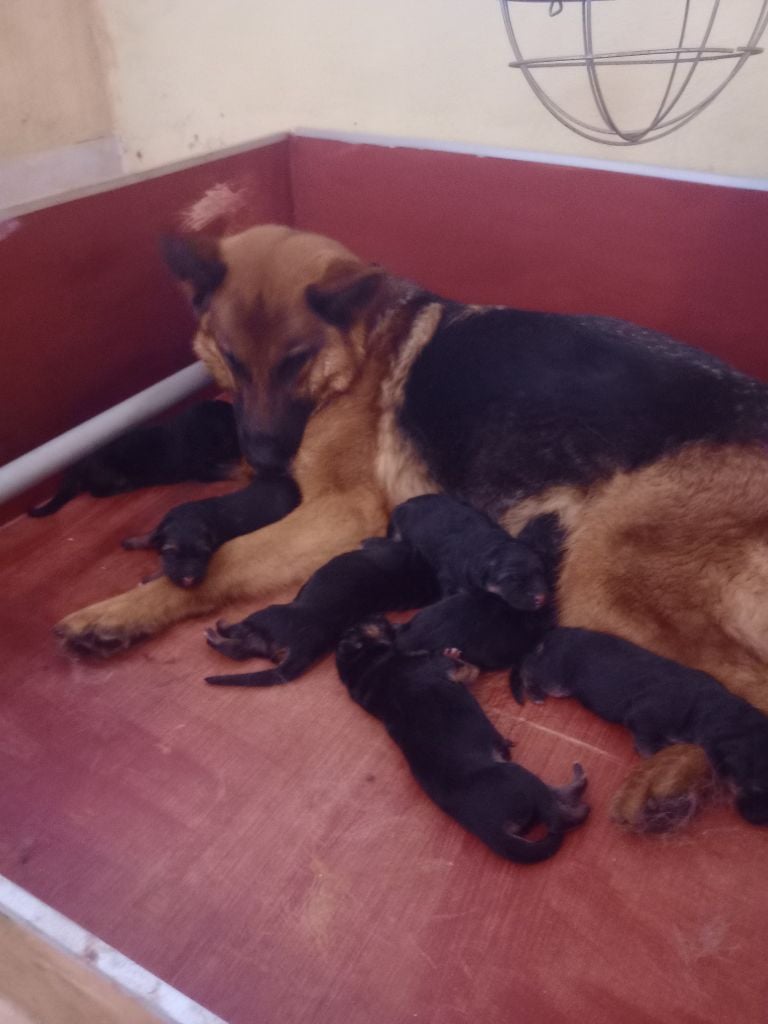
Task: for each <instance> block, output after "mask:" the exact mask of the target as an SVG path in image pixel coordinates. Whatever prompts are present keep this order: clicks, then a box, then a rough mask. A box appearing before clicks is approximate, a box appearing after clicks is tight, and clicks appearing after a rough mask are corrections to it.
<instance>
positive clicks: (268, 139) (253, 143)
mask: <svg viewBox="0 0 768 1024" xmlns="http://www.w3.org/2000/svg"><path fill="white" fill-rule="evenodd" d="M288 135H289V133H288V132H275V133H274V134H272V135H264V136H261V137H259V138H256V139H250V140H249V141H248V142H241V143H239V144H238V145H236V146H228V147H227V148H226V149H217V150H215V151H213V152H211V153H205V154H203V155H201V156H196V157H190V158H189V159H186V160H178V161H176V162H174V163H170V164H161V165H159V166H158V167H151V168H149V169H148V170H146V171H137V172H136V173H135V174H124V175H121V174H120V173H119V170H115V171H113V172H112V174H111V175H110V177H109V178H108V179H105V180H104V181H99V182H96V183H92V184H83V185H82V187H80V188H70V189H69V190H68V191H66V192H61V193H59V194H58V195H48V196H44V197H41V198H39V199H35V200H30V201H29V202H19V203H17V204H16V205H11V204H10V203H6V200H5V198H4V197H3V196H2V193H1V192H0V202H2V203H3V206H2V207H0V221H2V220H7V219H10V218H13V217H22V216H24V214H27V213H34V212H35V211H36V210H44V209H47V208H48V207H49V206H60V205H61V204H62V203H69V202H72V201H73V200H74V199H86V198H87V197H89V196H96V195H99V194H100V193H102V192H114V191H115V190H116V189H119V188H124V187H125V186H126V185H136V184H138V183H139V182H141V181H150V180H151V179H152V178H161V177H163V175H165V174H175V173H176V172H177V171H186V170H188V169H189V168H190V167H198V166H200V165H202V164H210V163H213V162H214V161H216V160H225V159H226V158H227V157H230V156H239V155H240V153H247V152H248V151H249V150H251V149H262V148H264V147H265V146H273V145H275V144H276V143H278V142H284V141H285V140H286V139H287V138H288ZM120 166H122V163H121V164H120Z"/></svg>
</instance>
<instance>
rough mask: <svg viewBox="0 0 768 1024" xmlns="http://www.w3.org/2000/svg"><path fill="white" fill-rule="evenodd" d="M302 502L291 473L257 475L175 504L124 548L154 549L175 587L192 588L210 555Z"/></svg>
mask: <svg viewBox="0 0 768 1024" xmlns="http://www.w3.org/2000/svg"><path fill="white" fill-rule="evenodd" d="M300 501H301V492H300V491H299V488H298V486H297V485H296V483H295V482H294V481H293V480H292V479H291V478H290V477H287V476H275V477H259V478H258V479H256V480H253V481H251V483H250V484H249V485H248V486H247V487H245V488H243V489H242V490H240V491H235V492H234V493H232V494H223V495H221V496H220V497H217V498H203V499H202V500H201V501H187V502H185V503H184V504H183V505H177V506H176V508H172V509H171V511H170V512H168V513H167V514H166V515H165V516H164V517H163V518H162V519H161V520H160V522H159V524H158V525H157V526H156V527H155V529H154V530H152V532H151V533H147V534H143V535H142V536H139V537H128V538H126V540H124V541H123V547H124V548H126V549H127V550H129V551H133V550H135V549H136V548H154V549H155V550H156V551H158V552H159V553H160V558H161V560H162V573H164V574H165V575H166V576H167V577H168V578H169V579H170V580H171V581H172V582H173V583H175V584H176V585H177V586H179V587H194V586H196V585H197V584H198V583H201V582H202V581H203V580H204V579H205V574H206V572H207V571H208V563H209V562H210V560H211V556H212V555H213V553H214V551H216V550H218V548H220V547H221V545H222V544H224V543H226V541H228V540H232V538H233V537H240V536H242V534H244V533H251V532H252V531H253V530H258V529H261V527H262V526H267V525H268V524H269V523H274V522H276V521H277V520H278V519H282V518H283V516H287V515H288V513H289V512H290V511H291V510H292V509H294V508H296V506H297V505H298V504H299V502H300Z"/></svg>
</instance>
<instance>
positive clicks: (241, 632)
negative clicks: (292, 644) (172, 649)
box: [205, 620, 284, 661]
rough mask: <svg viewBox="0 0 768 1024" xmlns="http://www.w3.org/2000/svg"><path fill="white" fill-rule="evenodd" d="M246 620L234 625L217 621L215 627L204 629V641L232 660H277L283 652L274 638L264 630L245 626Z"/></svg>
mask: <svg viewBox="0 0 768 1024" xmlns="http://www.w3.org/2000/svg"><path fill="white" fill-rule="evenodd" d="M246 622H247V620H245V622H238V623H236V624H235V625H234V626H226V625H224V623H222V622H219V623H217V624H216V628H215V629H207V630H206V631H205V640H206V643H207V644H208V646H209V647H213V649H214V650H216V651H218V652H219V654H223V655H224V656H225V657H227V658H232V660H233V661H245V660H246V659H247V658H268V659H269V660H270V661H279V660H280V658H281V657H282V654H283V653H284V652H283V651H282V650H281V649H280V648H279V647H278V646H277V645H276V643H275V641H274V638H273V637H271V636H270V635H269V633H268V632H267V631H266V630H263V629H259V628H257V627H251V628H247V627H246V625H245V623H246Z"/></svg>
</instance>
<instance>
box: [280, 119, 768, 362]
mask: <svg viewBox="0 0 768 1024" xmlns="http://www.w3.org/2000/svg"><path fill="white" fill-rule="evenodd" d="M291 160H292V173H293V189H294V213H295V223H296V225H297V226H299V227H304V228H308V229H311V230H315V231H320V232H322V233H325V234H330V235H334V236H336V237H337V238H339V239H340V240H341V241H343V242H345V243H346V244H347V245H349V246H350V247H351V248H352V249H353V250H355V251H357V252H359V253H360V254H361V255H363V256H365V257H368V258H370V259H372V260H376V261H378V262H380V263H383V264H385V265H386V266H389V267H390V268H391V269H392V270H394V271H395V272H397V273H399V274H402V275H404V276H407V277H411V278H415V279H416V280H419V281H421V282H422V283H423V284H425V285H428V286H429V287H431V288H433V289H435V290H436V291H438V292H441V293H442V294H444V295H447V296H450V297H452V298H458V299H462V300H466V301H472V302H487V303H504V304H508V305H515V306H520V307H524V308H532V309H546V310H553V311H557V312H579V313H599V314H604V315H609V316H618V317H623V318H624V319H627V320H632V321H635V322H637V323H640V324H644V325H646V326H648V327H653V328H656V329H658V330H662V331H665V332H667V333H669V334H671V335H672V336H673V337H677V338H680V339H681V340H684V341H688V342H691V343H692V344H696V345H700V346H701V347H703V348H705V349H708V350H709V351H711V352H714V353H717V354H718V355H720V356H722V357H724V358H727V359H729V360H730V361H731V362H733V363H734V364H735V365H737V366H738V367H739V368H741V369H744V370H748V371H750V372H752V373H755V374H758V375H760V376H763V377H768V344H766V341H767V340H768V331H767V330H766V324H768V286H766V280H768V193H765V192H756V191H747V190H742V189H733V188H725V187H714V186H710V185H698V184H691V183H689V182H680V181H666V180H662V179H659V178H645V177H636V176H633V175H628V174H617V173H613V172H608V171H594V170H586V169H582V168H575V167H557V166H548V165H546V164H536V163H529V162H524V161H517V160H504V159H497V158H491V157H474V156H467V155H462V154H455V153H440V152H434V151H427V150H416V149H405V148H386V147H381V146H371V145H350V144H348V143H339V142H330V141H326V140H320V139H307V138H293V139H292V140H291Z"/></svg>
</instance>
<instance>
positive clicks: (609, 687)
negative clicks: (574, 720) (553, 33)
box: [513, 628, 768, 825]
mask: <svg viewBox="0 0 768 1024" xmlns="http://www.w3.org/2000/svg"><path fill="white" fill-rule="evenodd" d="M513 693H514V696H515V699H516V700H517V701H518V703H522V702H523V700H524V699H525V696H526V695H530V696H531V698H532V699H533V700H538V701H541V700H543V698H544V695H545V694H550V695H551V696H555V697H571V696H573V697H576V698H577V699H578V700H580V701H581V702H582V704H584V706H585V707H587V708H589V710H590V711H594V712H595V714H597V715H600V717H601V718H605V719H606V720H607V721H609V722H617V723H619V724H620V725H624V726H626V727H627V728H628V729H630V730H631V732H632V734H633V736H634V739H635V744H636V746H637V750H638V752H639V753H640V754H643V755H648V754H653V753H655V752H656V751H657V750H660V749H661V748H662V747H665V746H668V745H669V744H671V743H679V742H681V743H696V744H698V745H699V746H701V747H703V748H704V750H705V751H706V753H707V756H708V757H709V759H710V761H711V762H712V766H713V768H714V770H715V771H716V772H717V774H718V775H720V776H722V777H723V778H725V779H727V780H728V781H729V782H730V784H731V785H732V787H733V789H734V792H735V795H736V807H737V808H738V810H739V812H740V813H741V815H742V816H743V817H744V818H746V820H747V821H750V822H752V823H753V824H755V825H765V824H768V718H766V716H765V715H762V714H761V713H760V712H759V711H758V710H757V709H756V708H754V707H752V705H751V704H748V703H747V702H746V701H744V700H742V699H741V698H740V697H736V696H735V695H734V694H732V693H729V692H728V691H727V690H726V689H725V688H724V687H723V686H721V685H720V683H718V682H717V680H716V679H713V678H712V676H709V675H707V674H706V673H705V672H699V671H697V670H695V669H691V668H687V667H686V666H684V665H680V664H678V663H677V662H676V661H670V660H669V659H668V658H662V657H660V656H659V655H657V654H652V653H651V652H650V651H646V650H645V649H644V648H642V647H638V646H636V645H635V644H632V643H629V642H628V641H627V640H622V639H620V638H619V637H616V636H611V635H610V634H608V633H597V632H592V631H591V630H587V629H566V628H560V629H556V630H554V631H553V632H552V633H550V634H549V635H548V636H547V637H546V638H545V639H544V641H543V643H542V644H541V645H540V647H539V648H537V650H536V651H535V652H534V653H533V654H531V655H529V656H528V657H527V658H526V659H525V661H524V662H523V665H522V668H521V671H520V675H519V677H518V680H517V681H516V683H515V684H514V685H513Z"/></svg>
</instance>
